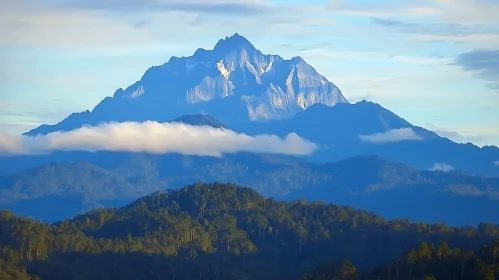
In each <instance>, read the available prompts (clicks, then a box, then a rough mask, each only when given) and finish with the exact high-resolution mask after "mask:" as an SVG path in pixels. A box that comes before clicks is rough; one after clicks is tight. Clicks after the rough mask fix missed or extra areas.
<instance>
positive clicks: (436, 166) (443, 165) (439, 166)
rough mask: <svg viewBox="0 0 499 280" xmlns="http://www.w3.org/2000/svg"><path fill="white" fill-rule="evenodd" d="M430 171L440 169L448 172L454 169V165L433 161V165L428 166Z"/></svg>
mask: <svg viewBox="0 0 499 280" xmlns="http://www.w3.org/2000/svg"><path fill="white" fill-rule="evenodd" d="M430 170H431V171H442V172H449V171H452V170H454V167H452V166H450V165H448V164H446V163H440V162H437V163H434V164H433V166H432V167H431V168H430Z"/></svg>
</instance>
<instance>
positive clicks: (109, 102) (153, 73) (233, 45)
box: [27, 33, 348, 135]
mask: <svg viewBox="0 0 499 280" xmlns="http://www.w3.org/2000/svg"><path fill="white" fill-rule="evenodd" d="M339 102H341V103H348V101H347V99H346V98H345V97H344V96H343V95H342V93H341V91H340V90H339V89H338V87H336V86H335V85H334V84H333V83H331V82H329V81H328V80H327V79H326V78H325V77H323V76H322V75H320V74H319V73H317V71H316V70H315V69H314V68H313V67H312V66H310V65H309V64H307V63H306V62H305V61H304V60H303V59H302V58H300V57H293V58H292V59H290V60H285V59H283V58H282V57H280V56H278V55H265V54H263V53H262V52H260V51H259V50H258V49H256V48H255V47H254V46H253V45H252V44H251V43H250V42H249V41H248V40H247V39H246V38H244V37H242V36H240V35H239V34H237V33H236V34H234V35H233V36H231V37H227V38H225V39H222V40H219V41H218V43H217V44H216V45H215V47H214V48H213V50H205V49H198V50H196V52H195V53H194V54H193V55H192V56H190V57H181V58H179V57H172V58H170V60H169V61H168V62H167V63H165V64H163V65H160V66H155V67H152V68H150V69H148V70H147V71H146V72H145V74H144V75H143V76H142V78H141V79H140V80H139V81H137V82H136V83H134V84H133V85H131V86H129V87H128V88H126V89H124V90H123V89H118V90H117V91H116V92H115V93H114V95H113V96H112V97H107V98H105V99H104V100H102V101H101V102H100V103H99V104H98V105H97V106H96V107H95V108H94V109H93V110H92V111H91V112H90V111H85V112H82V113H74V114H71V115H70V116H69V117H68V118H66V119H65V120H63V121H62V122H60V123H58V124H56V125H43V126H41V127H38V128H36V129H34V130H32V131H30V132H28V133H27V134H29V135H36V134H47V133H50V132H53V131H66V130H71V129H75V128H78V127H81V126H82V125H96V124H99V123H102V122H109V121H144V120H155V121H166V120H170V119H173V118H176V117H178V116H181V115H185V114H200V113H203V114H209V115H212V116H214V117H216V118H217V119H220V120H221V121H223V122H229V123H230V122H231V121H248V120H251V121H266V120H278V119H286V118H290V117H292V116H294V115H295V114H296V113H298V112H300V111H303V110H305V109H306V108H308V107H310V106H311V105H314V104H318V103H320V104H325V105H328V106H334V105H335V104H337V103H339Z"/></svg>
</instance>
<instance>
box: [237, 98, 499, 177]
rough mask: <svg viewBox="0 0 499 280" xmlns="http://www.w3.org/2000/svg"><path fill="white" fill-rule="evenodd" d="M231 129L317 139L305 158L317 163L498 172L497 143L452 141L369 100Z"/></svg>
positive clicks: (316, 108) (315, 108)
mask: <svg viewBox="0 0 499 280" xmlns="http://www.w3.org/2000/svg"><path fill="white" fill-rule="evenodd" d="M235 129H236V130H239V131H242V132H245V133H248V134H252V135H256V134H261V133H270V134H277V135H280V136H284V135H287V134H288V133H290V132H295V133H297V134H298V135H300V136H301V137H303V138H305V139H308V140H310V141H312V142H314V143H317V144H319V147H320V149H318V150H317V151H316V152H315V153H314V154H313V155H311V156H309V157H307V158H308V159H310V160H312V161H316V162H327V161H337V160H342V159H345V158H349V157H353V156H360V155H378V156H381V157H383V158H386V159H388V160H391V161H396V162H403V163H406V164H409V165H412V166H415V167H417V168H419V169H430V168H432V167H433V166H434V165H435V164H441V165H443V164H445V165H449V166H451V167H453V168H455V169H458V170H465V171H468V172H471V173H476V174H483V175H486V176H496V177H499V166H497V165H495V164H494V161H496V160H497V159H499V149H498V148H497V147H484V148H479V147H477V146H475V145H473V144H458V143H455V142H452V141H451V140H449V139H447V138H443V137H440V136H439V135H437V134H436V133H434V132H432V131H429V130H426V129H424V128H421V127H417V126H414V125H412V124H411V123H409V122H408V121H406V120H404V119H403V118H401V117H399V116H397V115H396V114H394V113H393V112H391V111H389V110H387V109H385V108H383V107H382V106H380V105H379V104H376V103H373V102H368V101H361V102H358V103H355V104H344V103H341V104H337V105H335V106H333V107H328V106H324V105H322V104H316V105H313V106H311V107H309V108H308V109H307V110H305V111H303V112H300V113H298V114H296V115H295V116H294V117H291V118H289V119H286V120H281V121H272V122H267V123H246V124H244V125H239V126H235Z"/></svg>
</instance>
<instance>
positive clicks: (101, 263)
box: [0, 183, 499, 280]
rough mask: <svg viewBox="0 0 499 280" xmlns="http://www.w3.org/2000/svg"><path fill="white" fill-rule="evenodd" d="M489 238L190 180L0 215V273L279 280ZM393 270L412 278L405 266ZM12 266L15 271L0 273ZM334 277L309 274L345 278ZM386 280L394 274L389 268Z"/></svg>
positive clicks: (466, 246)
mask: <svg viewBox="0 0 499 280" xmlns="http://www.w3.org/2000/svg"><path fill="white" fill-rule="evenodd" d="M498 237H499V229H498V227H497V226H493V225H488V224H482V225H480V226H479V227H463V228H456V227H450V226H448V225H445V224H425V223H410V222H408V221H406V220H391V221H389V220H386V219H384V218H383V217H380V216H377V215H374V214H372V213H368V212H365V211H361V210H356V209H354V208H351V207H341V206H339V205H334V204H324V203H317V202H315V203H307V202H304V201H294V202H288V203H284V202H277V201H275V200H274V199H268V198H266V197H264V196H262V195H260V194H258V193H257V192H255V191H254V190H251V189H249V188H244V187H239V186H237V185H232V184H220V183H215V184H195V185H189V186H186V187H183V188H181V189H179V190H177V191H172V192H166V193H162V192H157V193H154V194H150V195H147V196H145V197H141V198H140V199H138V200H136V201H134V202H133V203H131V204H129V205H127V206H126V207H122V208H119V209H115V208H107V209H98V210H94V211H91V212H88V213H86V214H83V215H79V216H77V217H75V218H74V219H71V220H66V221H64V222H61V223H56V224H53V225H45V224H41V223H39V222H35V221H32V220H28V219H22V218H19V217H16V216H15V215H13V214H12V213H11V212H9V211H0V240H1V241H2V242H1V243H0V278H1V279H16V280H17V279H43V280H48V279H51V280H67V279H80V280H87V279H103V280H107V279H126V280H128V279H144V280H160V279H173V278H175V279H189V280H190V279H194V280H195V279H220V280H232V279H241V280H256V279H259V280H267V279H269V280H270V279H272V280H280V279H283V280H284V279H286V280H288V279H298V278H294V277H295V276H299V274H301V273H302V272H303V271H306V270H308V269H307V268H309V267H315V266H317V265H318V264H320V263H322V262H324V261H325V260H349V261H351V262H352V264H353V265H355V266H356V267H358V269H359V272H364V271H366V270H368V269H369V268H374V267H377V266H379V265H380V264H385V263H386V264H389V262H390V261H393V260H394V259H395V258H396V257H398V256H400V255H402V254H404V253H406V252H410V250H411V248H415V247H416V246H418V245H419V244H422V242H425V243H428V244H432V243H434V244H438V245H439V246H438V247H437V248H440V249H443V250H441V254H440V256H441V257H442V256H445V255H449V253H450V252H448V250H445V249H446V248H448V247H451V248H452V247H455V246H458V247H459V248H460V251H461V250H462V251H463V252H465V251H468V250H474V249H478V248H480V247H481V246H482V245H484V244H486V243H491V242H492V241H493V239H496V238H498ZM443 243H445V244H443ZM445 245H447V246H445ZM489 248H490V249H493V248H491V247H489ZM426 249H427V250H417V252H418V254H417V256H418V258H417V260H414V261H415V268H418V270H417V271H414V273H413V274H414V276H415V277H414V278H411V279H418V278H417V277H416V276H419V275H421V273H420V272H422V271H421V270H420V269H421V268H422V267H421V265H420V264H421V263H420V262H421V261H424V260H425V259H429V256H431V255H433V252H434V253H435V256H434V259H441V258H439V257H438V254H437V252H436V250H434V249H436V248H431V247H430V248H428V247H427V248H426ZM428 249H429V250H428ZM428 251H429V254H428ZM488 252H490V253H492V250H488ZM454 255H455V256H456V257H458V258H456V259H455V264H456V265H458V266H457V267H456V268H455V270H457V271H459V272H460V273H461V274H462V271H463V270H464V269H465V267H463V265H465V264H467V262H466V263H464V262H463V261H464V260H467V258H466V259H463V258H460V257H463V254H461V253H460V252H459V251H457V254H454ZM488 259H489V260H490V259H491V258H488ZM400 261H403V260H400ZM409 261H413V259H411V260H409ZM487 263H490V261H488V262H487ZM400 265H401V267H402V265H403V264H402V263H400ZM323 268H324V267H320V268H318V270H322V269H323ZM448 268H452V267H450V266H449V267H448ZM466 269H467V270H466V271H468V270H469V269H468V268H466ZM392 271H393V272H395V268H394V269H393V270H392ZM403 271H404V274H403V275H406V276H412V275H411V274H409V273H408V272H409V271H408V269H407V266H405V267H404V270H403ZM12 272H14V273H15V272H18V273H15V274H16V275H19V276H18V277H12V276H10V277H9V276H8V275H9V274H11V273H12ZM317 272H319V271H317ZM323 272H326V271H323ZM375 272H376V271H375ZM383 272H388V271H386V270H385V271H383ZM411 272H413V271H412V270H411ZM449 272H450V274H449V275H452V271H449ZM27 273H30V274H35V275H37V276H38V277H39V278H35V277H33V278H30V277H29V276H27V275H26V274H27ZM401 273H402V270H401ZM12 274H13V273H12ZM12 274H11V275H12ZM317 274H319V275H317V276H320V274H322V276H323V277H324V276H325V275H324V273H320V272H319V273H317ZM349 274H351V273H348V274H347V276H348V275H349ZM387 274H389V273H387ZM461 274H456V275H457V276H461ZM384 275H386V274H384ZM463 275H464V274H463ZM33 276H34V275H33ZM339 276H340V278H333V277H334V276H332V277H330V278H312V279H316V280H319V279H349V278H345V277H344V276H345V275H343V276H342V275H339ZM373 276H376V274H375V275H373ZM387 276H388V275H387ZM401 276H402V274H401ZM305 279H310V278H305ZM367 279H376V278H373V277H370V278H367ZM388 279H396V277H395V273H392V278H391V277H390V276H388ZM400 279H405V278H402V277H400ZM439 279H440V278H439ZM443 279H447V278H443ZM448 279H452V278H448ZM459 279H461V278H459ZM463 279H469V278H463ZM473 279H481V278H473Z"/></svg>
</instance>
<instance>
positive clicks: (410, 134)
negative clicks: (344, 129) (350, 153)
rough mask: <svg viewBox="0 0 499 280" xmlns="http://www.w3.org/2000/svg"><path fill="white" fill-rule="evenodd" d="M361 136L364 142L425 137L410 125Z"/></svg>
mask: <svg viewBox="0 0 499 280" xmlns="http://www.w3.org/2000/svg"><path fill="white" fill-rule="evenodd" d="M359 138H360V140H362V141H364V142H369V143H375V144H381V143H390V142H400V141H409V140H412V141H414V140H423V139H424V138H423V137H421V136H420V135H418V134H417V133H416V132H414V130H412V128H410V127H404V128H398V129H391V130H388V131H386V132H380V133H374V134H369V135H359Z"/></svg>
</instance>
